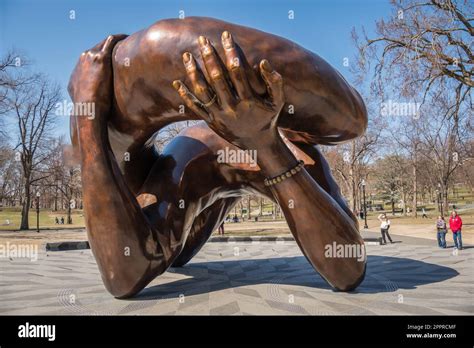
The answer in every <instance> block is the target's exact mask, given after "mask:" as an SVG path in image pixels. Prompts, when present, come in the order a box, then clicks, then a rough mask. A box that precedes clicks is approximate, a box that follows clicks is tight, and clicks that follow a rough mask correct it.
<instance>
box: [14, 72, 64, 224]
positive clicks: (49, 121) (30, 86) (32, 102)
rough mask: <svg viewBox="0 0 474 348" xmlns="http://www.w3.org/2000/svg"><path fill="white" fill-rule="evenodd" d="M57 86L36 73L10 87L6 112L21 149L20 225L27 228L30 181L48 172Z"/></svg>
mask: <svg viewBox="0 0 474 348" xmlns="http://www.w3.org/2000/svg"><path fill="white" fill-rule="evenodd" d="M60 96H61V93H60V89H59V86H57V85H52V84H51V83H50V82H49V81H48V80H47V79H46V78H44V77H42V76H36V78H34V79H32V80H31V81H29V82H28V83H27V84H22V85H20V86H17V87H15V88H13V89H12V95H11V97H9V103H10V105H11V109H12V111H11V112H10V114H11V115H12V116H13V117H14V118H15V119H16V124H17V127H18V128H17V129H18V144H17V146H16V149H18V150H19V151H20V153H21V166H22V186H23V200H22V204H23V208H22V215H21V224H20V229H28V228H29V224H28V213H29V209H30V205H31V194H32V192H31V188H32V185H34V184H36V183H37V182H39V181H41V180H42V179H44V178H45V177H47V176H49V175H50V173H45V172H42V168H43V164H44V161H45V160H46V159H47V158H48V156H49V151H50V150H51V149H50V148H49V145H50V142H49V140H50V139H49V135H50V132H51V130H52V126H53V123H54V112H53V111H54V108H55V105H56V103H58V102H59V100H60Z"/></svg>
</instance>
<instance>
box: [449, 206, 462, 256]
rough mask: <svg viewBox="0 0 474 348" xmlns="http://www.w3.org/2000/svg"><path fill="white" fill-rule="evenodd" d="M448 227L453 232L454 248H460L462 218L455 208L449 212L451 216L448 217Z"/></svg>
mask: <svg viewBox="0 0 474 348" xmlns="http://www.w3.org/2000/svg"><path fill="white" fill-rule="evenodd" d="M449 228H450V229H451V231H452V232H453V240H454V248H455V249H459V250H462V237H461V228H462V219H461V217H460V216H459V215H458V213H457V212H456V210H453V211H452V212H451V217H450V218H449Z"/></svg>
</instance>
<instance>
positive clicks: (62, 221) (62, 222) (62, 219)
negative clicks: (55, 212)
mask: <svg viewBox="0 0 474 348" xmlns="http://www.w3.org/2000/svg"><path fill="white" fill-rule="evenodd" d="M61 225H64V216H61Z"/></svg>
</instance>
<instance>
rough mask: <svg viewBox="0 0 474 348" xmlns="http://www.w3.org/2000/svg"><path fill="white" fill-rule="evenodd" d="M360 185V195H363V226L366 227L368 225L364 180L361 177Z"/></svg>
mask: <svg viewBox="0 0 474 348" xmlns="http://www.w3.org/2000/svg"><path fill="white" fill-rule="evenodd" d="M360 184H361V185H362V196H363V197H364V228H365V229H367V228H369V226H367V204H366V203H365V180H364V179H362V182H361V183H360Z"/></svg>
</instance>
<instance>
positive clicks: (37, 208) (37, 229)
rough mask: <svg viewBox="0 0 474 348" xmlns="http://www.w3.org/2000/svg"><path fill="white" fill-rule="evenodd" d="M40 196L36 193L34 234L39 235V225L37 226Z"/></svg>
mask: <svg viewBox="0 0 474 348" xmlns="http://www.w3.org/2000/svg"><path fill="white" fill-rule="evenodd" d="M40 196H41V194H40V193H39V191H38V192H36V232H38V233H39V231H40V225H39V216H40V204H39V200H40Z"/></svg>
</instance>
